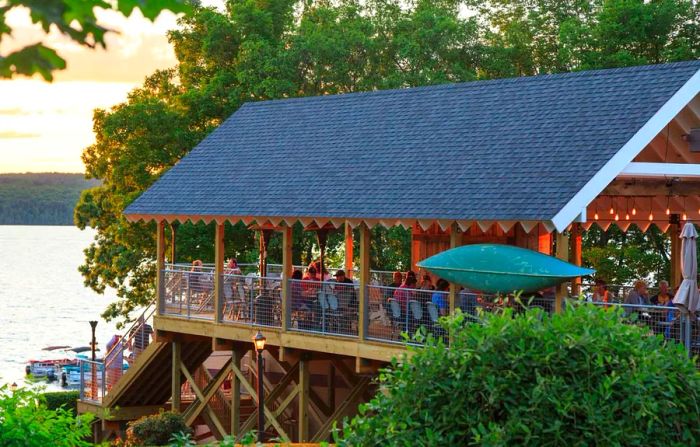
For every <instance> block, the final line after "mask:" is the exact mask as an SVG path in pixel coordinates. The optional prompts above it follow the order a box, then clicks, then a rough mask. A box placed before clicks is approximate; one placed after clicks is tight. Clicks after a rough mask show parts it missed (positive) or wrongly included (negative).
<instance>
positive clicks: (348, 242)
mask: <svg viewBox="0 0 700 447" xmlns="http://www.w3.org/2000/svg"><path fill="white" fill-rule="evenodd" d="M352 244H353V240H352V227H351V226H350V222H348V221H347V220H346V221H345V276H346V277H348V278H352V275H353V271H352V269H353V264H352V260H353V252H352V250H353V246H352Z"/></svg>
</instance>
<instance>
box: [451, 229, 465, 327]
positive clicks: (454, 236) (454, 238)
mask: <svg viewBox="0 0 700 447" xmlns="http://www.w3.org/2000/svg"><path fill="white" fill-rule="evenodd" d="M461 238H462V233H461V232H460V230H459V226H458V225H457V223H453V224H452V225H451V226H450V248H456V247H459V246H460V245H461V244H460V242H461ZM457 292H458V290H457V284H455V283H450V296H449V301H450V315H452V314H454V312H455V309H456V307H457Z"/></svg>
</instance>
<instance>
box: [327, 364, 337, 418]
mask: <svg viewBox="0 0 700 447" xmlns="http://www.w3.org/2000/svg"><path fill="white" fill-rule="evenodd" d="M328 408H330V409H331V411H334V410H335V365H333V363H332V362H331V363H329V364H328Z"/></svg>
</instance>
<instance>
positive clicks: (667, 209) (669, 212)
mask: <svg viewBox="0 0 700 447" xmlns="http://www.w3.org/2000/svg"><path fill="white" fill-rule="evenodd" d="M669 214H671V210H670V209H669V208H666V215H667V216H668V215H669Z"/></svg>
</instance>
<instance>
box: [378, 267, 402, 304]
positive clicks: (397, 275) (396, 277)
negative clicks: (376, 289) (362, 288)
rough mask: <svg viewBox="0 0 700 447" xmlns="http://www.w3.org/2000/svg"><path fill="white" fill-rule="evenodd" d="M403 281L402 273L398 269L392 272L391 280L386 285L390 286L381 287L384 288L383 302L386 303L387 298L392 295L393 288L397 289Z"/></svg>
mask: <svg viewBox="0 0 700 447" xmlns="http://www.w3.org/2000/svg"><path fill="white" fill-rule="evenodd" d="M402 283H403V274H402V273H401V272H399V271H396V272H394V274H393V276H392V281H391V284H388V285H387V287H391V289H389V288H387V289H383V290H384V302H385V303H386V302H387V301H389V298H391V297H393V296H394V290H393V289H398V288H399V287H401V284H402Z"/></svg>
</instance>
